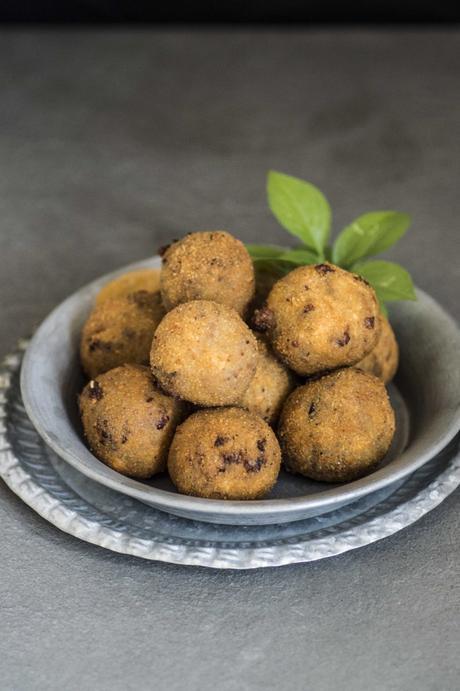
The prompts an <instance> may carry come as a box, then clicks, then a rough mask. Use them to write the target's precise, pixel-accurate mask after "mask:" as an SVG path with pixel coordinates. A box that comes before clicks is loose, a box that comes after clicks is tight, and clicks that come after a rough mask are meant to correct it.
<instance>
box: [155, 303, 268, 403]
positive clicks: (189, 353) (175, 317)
mask: <svg viewBox="0 0 460 691" xmlns="http://www.w3.org/2000/svg"><path fill="white" fill-rule="evenodd" d="M257 357H258V352H257V340H256V338H255V337H254V335H253V334H252V332H251V330H250V329H249V328H248V326H246V324H245V323H244V322H243V320H242V319H241V318H240V317H239V315H238V314H237V312H235V310H233V309H231V308H229V307H225V306H224V305H220V304H218V303H217V302H210V301H207V300H195V301H193V302H187V303H185V304H184V305H179V306H178V307H176V308H175V309H173V310H172V311H171V312H168V313H167V315H166V316H165V317H164V319H163V321H162V322H161V324H160V325H159V327H158V328H157V330H156V332H155V335H154V338H153V341H152V349H151V354H150V363H151V367H152V372H153V374H154V376H155V378H156V380H157V381H158V383H159V385H160V386H161V387H162V388H163V389H164V390H165V391H166V392H167V393H169V394H170V395H172V396H177V397H178V398H183V399H185V400H186V401H190V402H191V403H196V404H197V405H201V406H220V405H232V404H238V402H239V401H240V400H241V397H242V396H243V395H244V393H245V392H246V389H247V388H248V386H249V384H250V382H251V380H252V378H253V376H254V374H255V371H256V367H257Z"/></svg>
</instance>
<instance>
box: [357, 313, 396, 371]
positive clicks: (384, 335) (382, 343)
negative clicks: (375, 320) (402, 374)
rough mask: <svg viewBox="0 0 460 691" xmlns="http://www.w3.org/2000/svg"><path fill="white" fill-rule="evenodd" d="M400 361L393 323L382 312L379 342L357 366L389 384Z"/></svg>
mask: <svg viewBox="0 0 460 691" xmlns="http://www.w3.org/2000/svg"><path fill="white" fill-rule="evenodd" d="M398 362H399V348H398V343H397V341H396V337H395V335H394V331H393V329H392V328H391V324H390V322H389V321H388V319H386V318H385V317H384V316H383V315H382V314H380V315H379V336H378V340H377V344H376V345H375V347H374V348H373V349H372V350H371V352H370V353H369V354H368V355H366V357H365V358H364V359H363V360H360V361H359V362H358V363H357V365H356V367H359V369H362V370H364V371H365V372H369V374H374V375H375V376H376V377H379V378H380V379H382V381H384V382H385V384H387V383H388V382H390V381H391V380H392V379H393V377H394V376H395V374H396V370H397V369H398Z"/></svg>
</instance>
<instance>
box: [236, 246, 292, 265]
mask: <svg viewBox="0 0 460 691" xmlns="http://www.w3.org/2000/svg"><path fill="white" fill-rule="evenodd" d="M246 249H247V251H248V252H249V254H250V256H251V257H252V259H253V260H254V261H259V260H263V259H276V258H277V257H281V255H282V254H284V253H285V252H286V248H285V247H278V246H276V245H246Z"/></svg>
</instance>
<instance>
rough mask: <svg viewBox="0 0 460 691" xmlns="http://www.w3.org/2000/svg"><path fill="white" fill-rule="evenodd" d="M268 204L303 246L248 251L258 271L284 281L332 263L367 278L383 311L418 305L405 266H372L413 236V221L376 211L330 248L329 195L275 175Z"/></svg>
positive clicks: (359, 220)
mask: <svg viewBox="0 0 460 691" xmlns="http://www.w3.org/2000/svg"><path fill="white" fill-rule="evenodd" d="M267 194H268V204H269V206H270V209H271V210H272V212H273V214H274V216H275V217H276V218H277V220H278V221H279V223H280V224H281V225H282V226H283V228H285V229H286V230H287V231H288V232H289V233H291V235H294V236H295V237H296V238H298V239H299V240H300V241H301V244H300V245H298V246H296V247H294V248H292V249H288V248H286V247H279V246H276V245H247V248H248V251H249V253H250V255H251V257H252V259H253V261H254V263H255V264H256V266H258V267H260V268H264V269H272V270H273V271H275V272H277V273H279V274H280V275H282V274H285V273H287V272H288V271H290V270H292V269H294V268H295V267H296V266H302V265H308V264H317V263H319V262H322V261H325V260H327V261H331V262H333V263H334V264H337V265H338V266H341V267H342V268H344V269H348V270H349V271H353V272H355V273H357V274H359V275H360V276H362V277H363V278H365V279H366V280H367V281H368V282H369V283H370V284H371V285H372V286H373V288H374V290H375V292H376V293H377V297H378V298H379V301H380V304H381V307H382V311H384V312H386V309H385V303H386V302H391V301H394V300H415V299H416V296H415V290H414V285H413V283H412V279H411V277H410V274H409V273H408V272H407V271H406V269H404V268H403V267H402V266H400V265H399V264H395V263H394V262H387V261H372V260H370V259H369V258H370V257H374V256H375V255H376V254H380V252H384V251H385V250H387V249H388V248H389V247H391V246H392V245H394V244H395V243H396V242H397V241H398V240H399V239H400V238H401V237H402V236H403V235H404V234H405V232H406V231H407V229H408V227H409V225H410V222H411V219H410V216H409V215H408V214H406V213H401V212H399V211H371V212H369V213H366V214H363V215H361V216H358V218H356V219H355V220H354V221H352V222H351V223H350V224H349V225H347V226H346V227H345V228H344V229H343V230H342V231H341V232H340V233H339V235H338V236H337V238H336V239H335V241H334V243H333V244H332V245H331V244H329V236H330V231H331V219H332V212H331V207H330V205H329V202H328V201H327V199H326V197H325V196H324V194H323V193H322V192H321V191H320V190H319V189H318V188H317V187H315V186H314V185H312V184H311V183H309V182H305V181H304V180H300V179H299V178H295V177H292V176H291V175H285V174H284V173H278V172H276V171H273V170H272V171H270V172H269V174H268V180H267Z"/></svg>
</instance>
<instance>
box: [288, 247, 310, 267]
mask: <svg viewBox="0 0 460 691" xmlns="http://www.w3.org/2000/svg"><path fill="white" fill-rule="evenodd" d="M279 258H280V259H281V260H282V261H284V262H291V264H298V265H299V266H303V265H306V264H317V263H318V260H319V257H318V255H317V254H316V252H312V251H311V250H307V249H294V250H288V251H287V252H284V254H282V255H281V256H280V257H279Z"/></svg>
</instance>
